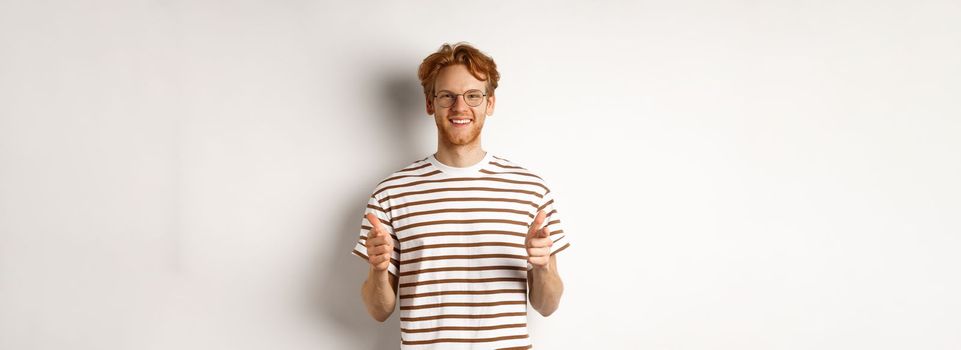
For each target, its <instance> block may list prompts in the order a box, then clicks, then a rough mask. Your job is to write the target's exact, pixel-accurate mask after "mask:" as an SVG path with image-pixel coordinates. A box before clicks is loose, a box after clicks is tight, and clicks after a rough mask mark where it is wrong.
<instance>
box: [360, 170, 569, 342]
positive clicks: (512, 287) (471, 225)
mask: <svg viewBox="0 0 961 350" xmlns="http://www.w3.org/2000/svg"><path fill="white" fill-rule="evenodd" d="M538 210H544V213H545V214H547V219H546V220H545V223H546V224H545V225H546V226H547V227H548V228H549V229H550V232H551V238H552V239H553V241H554V244H553V245H552V246H551V254H556V253H557V252H560V251H561V250H564V249H565V248H567V247H568V246H569V245H570V244H569V243H568V238H567V236H566V234H565V233H564V230H563V228H562V226H561V220H560V218H559V215H558V213H557V210H556V209H555V208H554V199H553V194H552V193H551V190H550V188H548V187H547V185H546V184H545V183H544V180H543V179H541V178H540V177H538V176H537V175H534V174H533V173H531V172H530V171H528V170H526V169H524V168H522V167H520V166H518V165H517V164H514V163H512V162H510V161H508V160H506V159H503V158H499V157H495V156H493V155H492V154H491V153H490V152H487V154H486V156H485V157H484V159H483V160H481V161H480V162H478V163H477V164H475V165H473V166H470V167H464V168H457V167H450V166H447V165H444V164H443V163H441V162H439V161H437V159H436V158H434V156H430V157H427V158H424V159H421V160H419V161H416V162H414V163H412V164H411V165H409V166H407V167H405V168H403V169H401V170H399V171H397V172H395V173H393V174H391V176H390V177H388V178H387V179H385V180H384V181H383V182H381V183H380V184H378V185H377V187H376V188H375V189H374V193H373V195H372V196H371V198H370V200H369V201H368V203H367V210H366V212H365V215H366V213H374V214H375V215H377V217H378V218H379V219H380V221H381V222H382V223H383V226H384V228H385V229H386V230H387V231H388V232H390V234H391V236H392V237H393V238H394V253H393V257H392V259H391V264H390V265H389V266H388V268H387V270H388V272H390V273H391V274H393V275H394V276H399V277H398V278H399V281H398V294H399V298H400V299H399V300H400V302H399V304H400V328H401V349H530V348H531V340H530V337H529V336H528V332H527V271H528V269H530V268H531V266H530V264H528V262H527V257H528V256H527V250H526V249H525V247H524V239H525V237H526V235H527V230H528V228H529V226H530V225H531V223H532V222H533V221H534V216H535V214H537V211H538ZM370 228H371V226H370V223H369V222H367V219H366V218H363V219H362V222H361V229H360V238H359V240H358V242H357V244H356V245H355V247H354V250H353V254H355V255H357V256H360V257H362V258H364V261H365V262H366V260H367V254H366V253H367V249H366V247H365V246H364V242H365V238H366V237H367V232H368V230H370Z"/></svg>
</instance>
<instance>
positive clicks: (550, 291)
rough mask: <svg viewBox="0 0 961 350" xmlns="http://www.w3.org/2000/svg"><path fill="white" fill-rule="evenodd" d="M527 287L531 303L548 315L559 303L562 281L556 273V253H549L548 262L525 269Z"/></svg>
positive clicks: (542, 313) (538, 310) (562, 289)
mask: <svg viewBox="0 0 961 350" xmlns="http://www.w3.org/2000/svg"><path fill="white" fill-rule="evenodd" d="M527 287H528V290H529V291H530V300H531V305H532V306H533V307H534V310H537V312H539V313H540V314H541V315H543V316H544V317H547V316H550V315H551V314H552V313H554V311H556V310H557V307H558V306H559V305H560V303H561V295H562V294H564V282H563V281H561V276H560V274H558V273H557V255H551V260H550V263H549V264H548V265H546V266H543V267H538V266H536V265H535V266H534V268H533V269H531V270H529V271H527Z"/></svg>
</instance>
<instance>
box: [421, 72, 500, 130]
mask: <svg viewBox="0 0 961 350" xmlns="http://www.w3.org/2000/svg"><path fill="white" fill-rule="evenodd" d="M469 90H480V91H481V93H487V97H485V98H483V101H482V102H481V103H480V104H479V105H477V106H476V107H471V106H469V105H468V104H467V96H464V95H460V96H456V98H455V99H454V103H453V104H452V105H450V106H449V107H441V106H440V105H439V104H440V99H439V98H434V96H427V114H433V115H434V122H435V123H436V124H437V133H438V135H439V136H440V137H441V138H442V139H443V140H446V142H447V143H449V144H451V145H457V146H462V145H469V144H471V143H474V142H477V141H479V137H480V132H481V129H482V128H483V127H484V118H486V117H487V116H488V115H492V114H494V96H490V91H487V84H486V83H485V82H484V81H481V80H477V78H474V76H473V75H471V74H470V71H468V70H467V67H466V66H464V65H453V66H448V67H445V68H443V69H441V70H440V72H438V73H437V79H436V80H435V81H434V94H435V95H441V94H442V93H444V92H449V93H452V94H453V95H457V94H463V93H465V92H467V91H469ZM455 121H459V122H458V123H455ZM464 121H467V123H463V122H464Z"/></svg>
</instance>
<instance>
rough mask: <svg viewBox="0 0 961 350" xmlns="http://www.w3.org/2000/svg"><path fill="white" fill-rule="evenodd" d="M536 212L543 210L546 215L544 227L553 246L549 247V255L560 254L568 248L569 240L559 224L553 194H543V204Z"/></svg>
mask: <svg viewBox="0 0 961 350" xmlns="http://www.w3.org/2000/svg"><path fill="white" fill-rule="evenodd" d="M537 210H538V211H541V210H543V211H544V214H546V216H547V217H546V219H545V222H546V224H544V227H547V229H548V230H550V232H551V235H550V237H551V240H552V241H554V244H553V245H551V255H554V254H557V253H560V252H561V251H563V250H564V249H567V247H570V245H571V243H570V238H568V237H567V233H566V232H564V225H563V223H562V222H561V215H560V214H559V213H558V212H557V203H556V202H555V201H554V193H553V192H551V191H550V190H548V191H547V193H546V194H544V198H543V204H541V205H540V207H538V208H537Z"/></svg>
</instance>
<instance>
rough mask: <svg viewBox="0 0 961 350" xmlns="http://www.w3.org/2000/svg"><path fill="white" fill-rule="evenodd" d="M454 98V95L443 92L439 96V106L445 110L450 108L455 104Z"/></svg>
mask: <svg viewBox="0 0 961 350" xmlns="http://www.w3.org/2000/svg"><path fill="white" fill-rule="evenodd" d="M454 97H455V96H454V94H453V93H450V92H447V91H441V92H440V93H438V94H437V104H438V105H439V106H441V107H443V108H447V107H450V106H451V105H453V104H454Z"/></svg>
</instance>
